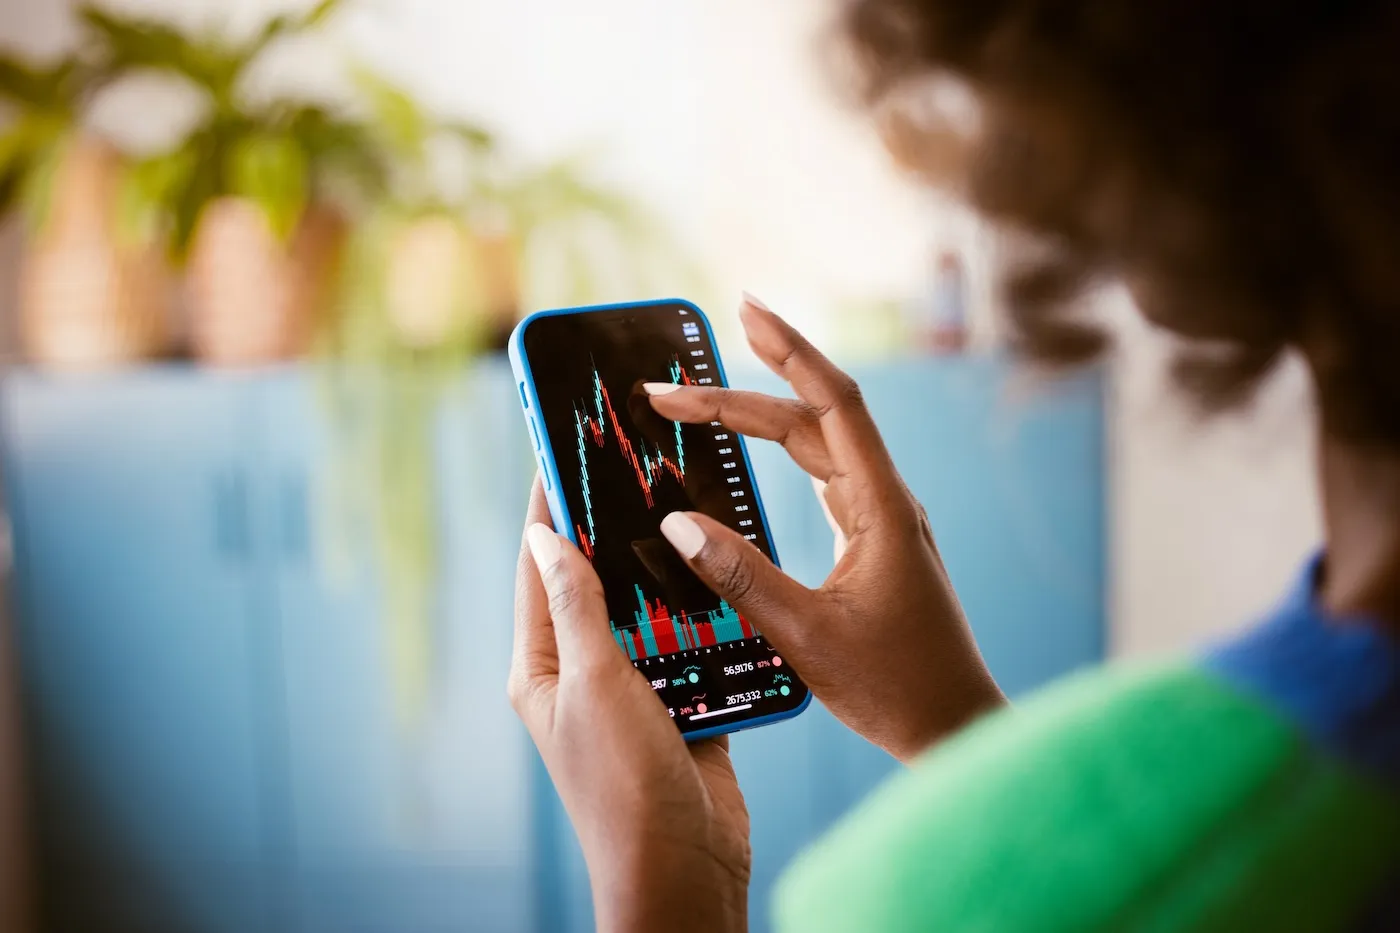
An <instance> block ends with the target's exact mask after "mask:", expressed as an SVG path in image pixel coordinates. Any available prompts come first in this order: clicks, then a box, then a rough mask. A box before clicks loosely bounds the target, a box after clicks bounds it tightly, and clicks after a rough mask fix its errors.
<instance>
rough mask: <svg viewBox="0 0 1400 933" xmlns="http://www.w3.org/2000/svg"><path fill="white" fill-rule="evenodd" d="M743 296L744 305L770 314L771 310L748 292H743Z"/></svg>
mask: <svg viewBox="0 0 1400 933" xmlns="http://www.w3.org/2000/svg"><path fill="white" fill-rule="evenodd" d="M743 295H744V304H746V305H750V306H752V307H755V308H757V309H758V310H760V311H770V312H771V311H772V310H773V309H772V308H770V307H768V306H767V305H766V304H764V303H763V302H761V301H759V300H758V299H757V298H755V297H754V296H753V295H750V294H749V293H748V292H744V293H743Z"/></svg>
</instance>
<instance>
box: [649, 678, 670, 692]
mask: <svg viewBox="0 0 1400 933" xmlns="http://www.w3.org/2000/svg"><path fill="white" fill-rule="evenodd" d="M664 686H666V678H665V677H662V678H661V679H660V680H653V681H652V682H651V689H653V690H660V689H661V688H662V687H664Z"/></svg>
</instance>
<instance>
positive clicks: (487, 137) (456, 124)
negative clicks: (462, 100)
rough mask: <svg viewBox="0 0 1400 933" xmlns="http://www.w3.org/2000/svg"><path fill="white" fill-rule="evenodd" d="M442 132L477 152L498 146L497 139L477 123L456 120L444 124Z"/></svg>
mask: <svg viewBox="0 0 1400 933" xmlns="http://www.w3.org/2000/svg"><path fill="white" fill-rule="evenodd" d="M442 131H443V132H444V133H447V134H449V135H451V136H455V137H457V138H458V139H460V140H462V141H463V142H465V143H466V144H467V145H468V146H471V147H472V148H473V149H477V150H482V151H485V150H488V149H492V148H494V147H495V145H496V140H495V137H493V136H492V135H491V133H490V132H489V131H487V130H486V129H484V128H483V127H481V126H478V125H477V124H475V123H467V122H465V121H461V120H456V121H448V122H446V123H444V124H442Z"/></svg>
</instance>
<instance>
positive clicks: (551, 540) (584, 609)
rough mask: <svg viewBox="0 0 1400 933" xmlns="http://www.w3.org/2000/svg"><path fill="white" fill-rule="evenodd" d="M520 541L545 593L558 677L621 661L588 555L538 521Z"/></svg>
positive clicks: (595, 574)
mask: <svg viewBox="0 0 1400 933" xmlns="http://www.w3.org/2000/svg"><path fill="white" fill-rule="evenodd" d="M525 540H526V541H527V542H528V543H529V545H530V556H531V557H533V558H534V560H535V566H536V567H537V568H538V569H539V572H540V581H541V582H542V583H543V584H544V590H545V594H546V595H547V596H548V597H549V617H550V620H551V621H552V622H553V624H554V640H555V644H556V645H557V646H558V649H559V676H560V677H561V678H567V677H569V676H571V675H573V674H577V673H581V672H590V671H593V672H596V671H600V670H605V669H607V668H608V667H615V666H617V665H618V664H619V663H625V659H626V656H625V655H624V654H623V653H622V651H621V649H619V648H618V646H617V643H616V642H615V641H614V640H613V637H612V632H611V630H610V627H609V625H608V606H607V602H606V601H605V600H604V598H603V584H602V582H601V581H599V579H598V574H597V573H596V572H594V570H593V565H592V564H590V563H589V562H588V558H586V557H584V556H583V555H582V554H580V553H579V551H578V548H576V547H574V546H573V545H572V544H570V543H569V542H568V541H567V540H565V539H564V538H562V537H560V536H559V535H557V534H555V533H554V530H553V529H551V528H550V527H548V526H547V525H544V524H541V523H536V524H533V525H531V526H530V527H529V528H528V529H527V530H526V532H525ZM627 666H628V667H629V668H630V667H631V665H630V664H629V665H627Z"/></svg>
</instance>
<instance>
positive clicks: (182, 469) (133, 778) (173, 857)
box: [4, 370, 273, 933]
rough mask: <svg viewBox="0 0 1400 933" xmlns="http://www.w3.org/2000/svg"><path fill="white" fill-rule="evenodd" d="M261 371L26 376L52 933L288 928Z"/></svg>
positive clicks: (26, 575)
mask: <svg viewBox="0 0 1400 933" xmlns="http://www.w3.org/2000/svg"><path fill="white" fill-rule="evenodd" d="M249 398H250V393H249V392H248V391H247V389H246V386H245V385H244V383H243V382H241V381H239V380H233V379H223V378H212V377H206V376H195V375H192V374H189V373H187V372H182V371H178V370H153V371H148V372H144V373H139V374H133V375H121V376H113V377H100V378H91V379H79V378H48V377H42V376H37V375H32V374H20V375H15V376H12V377H10V378H9V379H8V380H7V381H6V383H5V394H4V406H5V411H4V415H5V473H6V480H7V482H8V484H9V501H10V505H11V508H12V510H13V520H14V536H15V546H16V559H17V585H18V586H17V589H18V598H19V609H20V619H21V656H20V663H21V666H22V677H23V684H24V693H25V700H26V704H27V714H28V718H29V724H30V736H31V738H32V753H33V755H34V764H35V770H36V774H35V778H36V780H35V787H36V788H37V791H38V793H39V795H40V814H39V819H38V821H37V823H38V826H39V830H40V833H41V837H42V840H41V841H42V850H43V851H42V868H43V871H44V878H45V882H44V883H45V892H44V897H45V909H46V911H47V912H48V914H49V921H50V928H52V929H56V930H75V931H76V930H81V931H84V933H87V931H106V930H123V931H125V930H141V931H149V933H159V931H165V930H170V931H176V930H178V931H182V933H183V931H206V930H207V931H225V930H226V931H229V933H235V931H244V930H251V929H271V928H273V924H272V920H273V918H272V916H271V913H270V902H269V900H268V897H267V888H266V886H265V884H264V880H265V879H264V876H263V868H262V866H263V864H264V857H265V855H266V845H267V839H266V838H265V836H264V834H263V820H264V818H265V815H266V812H265V808H264V803H265V801H264V800H263V799H262V797H261V796H260V788H261V786H262V777H263V772H262V770H261V764H262V762H261V760H260V754H259V751H260V746H261V745H262V743H263V740H264V739H265V736H266V732H265V729H266V726H267V725H268V723H267V722H266V720H265V719H264V717H263V715H262V710H261V707H260V706H259V703H258V699H259V696H260V694H261V692H262V690H263V689H264V688H266V687H267V686H268V684H266V683H265V682H260V680H259V678H260V677H262V676H263V675H264V674H265V670H264V668H263V667H262V666H261V665H260V659H259V658H258V656H257V653H256V648H255V646H254V644H253V643H252V641H251V639H250V634H249V624H250V620H252V619H253V618H254V617H255V616H256V615H257V614H258V613H260V612H263V611H265V609H266V607H265V606H263V605H260V604H259V602H258V597H257V590H256V587H255V585H254V579H253V571H252V564H251V553H252V537H251V534H250V528H249V526H248V524H247V514H248V512H247V500H248V495H249V485H248V476H247V472H246V470H245V466H246V457H245V450H244V448H243V444H244V443H245V438H246V437H247V436H248V433H249V428H250V422H249V417H250V412H251V409H250V407H249Z"/></svg>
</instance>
